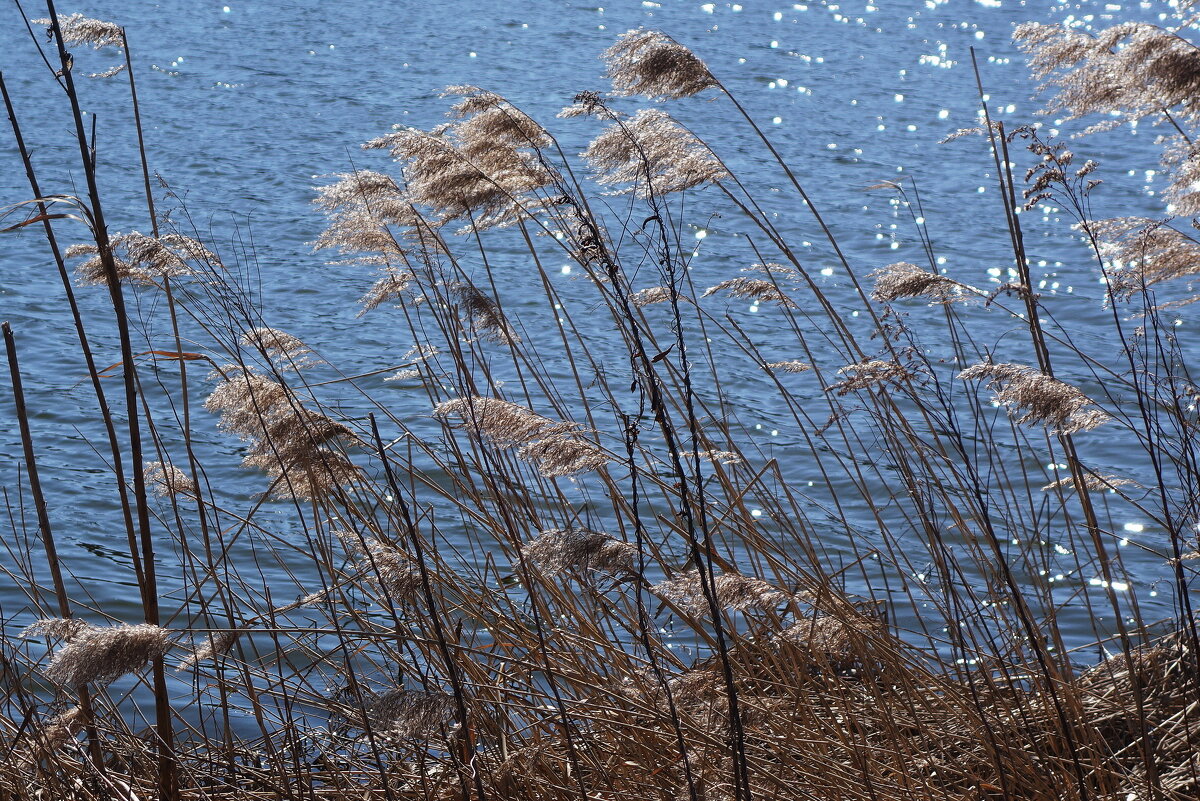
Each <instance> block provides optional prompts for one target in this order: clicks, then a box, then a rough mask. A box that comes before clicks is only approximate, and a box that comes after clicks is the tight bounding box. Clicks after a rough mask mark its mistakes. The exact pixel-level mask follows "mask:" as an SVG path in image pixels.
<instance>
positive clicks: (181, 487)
mask: <svg viewBox="0 0 1200 801" xmlns="http://www.w3.org/2000/svg"><path fill="white" fill-rule="evenodd" d="M145 475H146V483H147V484H150V485H152V486H153V487H154V493H155V494H156V495H158V496H160V497H171V496H174V495H183V496H186V497H190V498H195V497H198V493H197V489H196V482H194V481H192V479H191V477H190V476H189V475H188V474H187V473H185V472H183V471H182V470H180V469H179V468H178V467H176V466H175V465H173V464H171V463H169V462H146V466H145Z"/></svg>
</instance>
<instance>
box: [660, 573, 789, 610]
mask: <svg viewBox="0 0 1200 801" xmlns="http://www.w3.org/2000/svg"><path fill="white" fill-rule="evenodd" d="M705 581H706V579H705V577H704V576H703V575H702V574H701V573H700V571H698V570H689V571H687V572H685V573H680V574H679V575H677V576H675V577H674V578H670V579H667V580H666V581H663V582H660V583H658V584H655V585H654V586H653V587H651V590H652V591H653V592H654V593H655V594H656V595H658V596H659V597H660V598H663V599H664V600H667V601H670V602H671V603H673V604H675V605H676V606H678V607H679V608H680V609H682V610H683V611H685V612H687V613H688V614H690V615H705V614H708V612H709V604H708V598H707V593H706V591H705V586H704V583H705ZM711 590H712V594H713V597H714V598H715V599H716V603H717V606H718V607H719V608H722V609H736V610H737V611H739V612H747V611H750V610H752V609H757V610H762V611H768V610H773V609H775V608H776V607H778V606H779V605H780V604H781V603H784V602H785V601H787V600H788V598H789V597H790V596H789V595H788V593H785V592H783V591H781V590H779V589H778V588H776V587H775V586H773V585H771V584H768V583H767V582H765V581H763V580H762V579H759V578H752V577H750V576H740V575H738V574H736V573H721V574H719V575H717V576H715V577H714V579H713V582H712V587H711Z"/></svg>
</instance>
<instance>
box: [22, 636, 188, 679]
mask: <svg viewBox="0 0 1200 801" xmlns="http://www.w3.org/2000/svg"><path fill="white" fill-rule="evenodd" d="M35 626H36V627H37V631H38V632H55V633H57V632H60V631H63V630H64V629H65V630H69V631H70V638H69V639H68V640H67V641H66V644H65V645H62V646H60V647H59V648H58V650H56V651H55V652H54V656H52V657H51V658H50V664H49V665H48V666H47V667H46V670H45V675H46V678H48V679H49V680H50V681H52V682H54V683H55V684H58V685H60V686H62V687H78V686H81V685H84V684H108V683H110V682H112V681H115V680H116V679H119V678H120V677H121V676H124V675H125V674H127V673H132V672H134V671H136V670H138V669H140V668H141V667H142V666H144V665H145V664H146V663H147V662H150V661H151V660H153V659H158V658H161V657H162V656H163V655H164V654H166V652H167V650H168V649H169V648H170V647H171V645H172V642H171V633H170V632H169V631H167V630H166V629H164V628H160V627H159V626H154V625H151V624H149V623H139V624H137V625H129V624H122V625H119V626H91V625H88V624H86V623H85V624H82V625H80V624H79V623H77V622H76V621H74V620H72V621H38V623H37V624H34V626H31V627H30V628H29V629H26V632H30V631H31V630H32V629H34V627H35ZM56 636H58V635H57V634H56Z"/></svg>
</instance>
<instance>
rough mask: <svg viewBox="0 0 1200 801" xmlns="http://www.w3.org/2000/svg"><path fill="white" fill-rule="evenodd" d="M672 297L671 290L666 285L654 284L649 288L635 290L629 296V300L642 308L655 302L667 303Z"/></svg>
mask: <svg viewBox="0 0 1200 801" xmlns="http://www.w3.org/2000/svg"><path fill="white" fill-rule="evenodd" d="M670 299H671V290H670V288H668V287H665V286H652V287H650V288H648V289H643V290H640V291H638V292H634V293H633V294H632V295H630V296H629V302H630V303H632V304H633V305H634V306H637V307H638V308H641V307H642V306H649V305H651V304H654V303H665V302H666V301H668V300H670Z"/></svg>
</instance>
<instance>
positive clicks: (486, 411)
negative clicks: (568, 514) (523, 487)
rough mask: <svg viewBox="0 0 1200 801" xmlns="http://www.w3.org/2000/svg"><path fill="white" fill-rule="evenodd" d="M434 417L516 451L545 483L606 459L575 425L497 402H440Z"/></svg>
mask: <svg viewBox="0 0 1200 801" xmlns="http://www.w3.org/2000/svg"><path fill="white" fill-rule="evenodd" d="M433 415H434V417H437V418H439V419H441V420H444V421H446V422H448V423H449V418H451V417H458V418H460V419H461V420H462V422H461V423H459V424H456V427H465V428H467V429H468V430H469V431H470V432H471V433H472V434H473V435H474V436H476V437H478V438H481V439H487V440H489V441H490V442H492V443H493V444H494V445H496V446H498V447H501V448H511V447H518V448H519V450H518V451H517V456H518V457H519V458H521V459H524V460H526V461H530V462H533V463H534V464H535V465H537V467H538V471H539V472H540V473H541V474H542V475H543V476H544V477H546V478H564V477H567V476H571V475H575V474H577V473H581V472H585V471H589V470H597V469H599V468H601V467H603V466H604V465H605V464H607V463H608V456H607V455H605V453H604V452H603V451H602V450H600V449H599V448H598V447H596V445H595V444H594V443H592V442H591V441H590V440H588V439H587V438H586V437H585V436H584V435H585V433H586V432H584V431H583V430H582V429H581V428H580V426H579V424H578V423H559V422H555V421H554V420H551V419H549V418H547V417H542V416H541V415H540V414H536V413H535V412H532V411H530V410H529V409H526V408H525V407H524V406H519V405H518V404H515V403H509V402H508V401H504V400H500V399H499V398H484V397H479V396H473V397H470V398H455V399H453V400H448V401H443V402H442V403H439V404H438V405H437V406H436V407H435V408H434V410H433ZM452 425H455V424H452Z"/></svg>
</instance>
